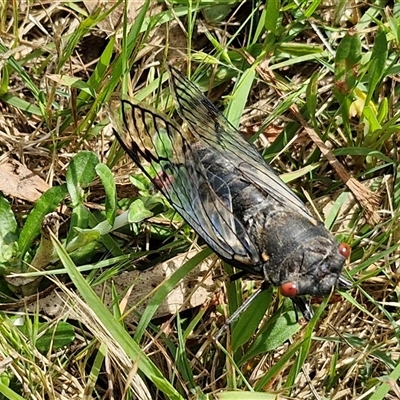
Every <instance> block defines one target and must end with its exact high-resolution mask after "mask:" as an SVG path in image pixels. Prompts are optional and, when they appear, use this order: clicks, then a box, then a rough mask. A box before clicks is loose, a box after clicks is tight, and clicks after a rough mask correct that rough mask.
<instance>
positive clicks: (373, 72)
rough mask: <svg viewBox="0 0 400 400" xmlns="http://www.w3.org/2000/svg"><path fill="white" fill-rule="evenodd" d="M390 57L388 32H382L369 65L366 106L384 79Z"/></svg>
mask: <svg viewBox="0 0 400 400" xmlns="http://www.w3.org/2000/svg"><path fill="white" fill-rule="evenodd" d="M387 57H388V46H387V40H386V32H384V31H380V32H379V33H378V34H377V35H376V37H375V41H374V47H373V48H372V55H371V60H370V62H369V65H368V75H367V78H368V93H367V98H366V100H365V106H368V104H369V101H370V100H371V98H372V96H373V94H374V91H375V89H376V87H377V85H378V83H379V82H380V80H381V79H382V77H383V74H384V72H385V66H386V62H387Z"/></svg>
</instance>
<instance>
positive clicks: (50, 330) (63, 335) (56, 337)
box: [20, 321, 75, 353]
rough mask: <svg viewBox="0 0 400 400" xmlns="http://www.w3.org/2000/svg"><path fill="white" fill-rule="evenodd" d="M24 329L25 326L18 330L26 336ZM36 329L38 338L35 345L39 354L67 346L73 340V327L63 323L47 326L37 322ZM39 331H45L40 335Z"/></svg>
mask: <svg viewBox="0 0 400 400" xmlns="http://www.w3.org/2000/svg"><path fill="white" fill-rule="evenodd" d="M24 328H25V326H24V325H23V326H21V327H20V330H21V331H22V332H23V333H25V334H26V333H27V330H26V329H24ZM38 329H39V336H38V338H37V340H36V342H35V345H36V348H37V349H38V350H39V351H40V352H41V353H47V352H48V351H53V350H57V349H60V348H62V347H64V346H68V345H69V344H71V343H72V341H73V340H74V338H75V330H74V328H73V326H72V325H71V324H69V323H67V322H63V321H59V322H58V323H57V325H55V326H49V324H48V323H47V322H46V323H42V322H39V326H38ZM41 330H45V332H44V333H41V332H40V331H41Z"/></svg>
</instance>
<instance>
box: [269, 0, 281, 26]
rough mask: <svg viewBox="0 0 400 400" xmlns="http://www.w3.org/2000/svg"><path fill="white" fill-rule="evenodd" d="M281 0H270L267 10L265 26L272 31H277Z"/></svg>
mask: <svg viewBox="0 0 400 400" xmlns="http://www.w3.org/2000/svg"><path fill="white" fill-rule="evenodd" d="M280 7H281V2H280V1H279V0H268V1H267V6H266V11H265V27H266V29H268V30H269V31H270V32H272V33H276V28H277V22H278V17H279V9H280Z"/></svg>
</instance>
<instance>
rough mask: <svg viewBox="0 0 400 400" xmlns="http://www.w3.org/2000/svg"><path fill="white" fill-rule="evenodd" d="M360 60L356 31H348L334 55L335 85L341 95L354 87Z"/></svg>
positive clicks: (358, 37)
mask: <svg viewBox="0 0 400 400" xmlns="http://www.w3.org/2000/svg"><path fill="white" fill-rule="evenodd" d="M360 61H361V41H360V36H359V35H358V33H357V32H353V31H349V32H348V33H347V34H346V36H345V37H344V38H343V39H342V41H341V42H340V44H339V46H338V48H337V51H336V57H335V85H336V89H337V90H338V91H339V92H340V93H342V94H343V95H348V94H350V93H351V91H352V90H353V89H354V88H355V86H356V84H357V79H358V69H359V67H360Z"/></svg>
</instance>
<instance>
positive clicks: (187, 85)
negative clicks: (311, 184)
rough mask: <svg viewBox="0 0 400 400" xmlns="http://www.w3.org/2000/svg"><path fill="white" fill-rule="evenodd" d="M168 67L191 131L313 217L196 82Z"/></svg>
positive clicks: (289, 204) (276, 196)
mask: <svg viewBox="0 0 400 400" xmlns="http://www.w3.org/2000/svg"><path fill="white" fill-rule="evenodd" d="M168 71H169V74H170V81H169V82H170V88H171V92H172V94H173V96H174V100H175V104H176V107H177V111H178V113H179V115H180V117H181V118H182V119H183V120H184V121H185V122H186V123H187V124H188V126H189V129H190V131H191V132H192V133H193V135H195V137H196V138H197V139H199V140H201V141H203V142H205V143H206V144H207V145H208V146H211V147H212V148H213V149H215V150H216V151H218V152H219V153H220V154H221V157H224V158H226V159H227V160H229V161H230V162H231V163H232V164H233V165H234V166H235V167H236V168H237V169H238V171H239V172H240V173H241V174H242V175H243V177H244V179H246V180H248V181H249V183H252V184H253V185H255V186H256V187H257V188H258V189H259V190H260V191H262V192H264V193H266V194H268V195H269V196H271V197H272V198H274V199H275V200H276V201H278V202H280V203H281V204H282V205H284V206H287V207H290V208H291V209H293V210H295V211H296V212H298V213H299V214H301V215H303V216H305V217H306V218H308V219H311V220H312V221H315V219H314V218H313V217H312V216H311V214H310V213H309V211H308V210H307V208H306V207H305V205H304V204H303V202H302V201H301V200H300V199H299V198H298V197H297V196H296V195H295V194H294V193H293V192H292V191H291V190H290V189H289V187H288V186H286V184H285V183H284V182H283V181H282V180H281V179H280V178H279V177H278V176H277V175H276V173H275V172H274V170H273V169H272V168H271V167H270V166H269V165H268V164H267V163H266V161H265V160H264V159H263V158H262V157H261V155H260V154H259V153H258V151H257V150H256V149H255V148H254V147H253V145H252V144H250V143H249V142H248V141H247V140H246V139H245V138H244V137H243V136H242V135H241V134H240V133H239V132H238V131H237V129H236V128H235V127H233V126H232V125H231V124H230V123H229V121H228V120H227V119H226V118H225V117H224V116H223V115H222V114H221V113H220V112H219V111H218V109H217V108H216V107H215V106H214V105H213V104H212V103H211V102H210V101H209V100H208V99H207V98H206V97H205V96H204V95H203V93H202V92H201V91H200V90H199V89H198V88H197V86H196V85H195V84H193V83H192V82H191V81H189V80H188V79H187V78H186V77H185V76H184V75H182V74H181V73H180V72H179V71H178V70H176V69H175V68H173V67H172V66H170V65H169V66H168Z"/></svg>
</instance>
